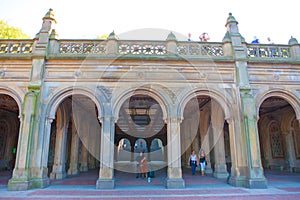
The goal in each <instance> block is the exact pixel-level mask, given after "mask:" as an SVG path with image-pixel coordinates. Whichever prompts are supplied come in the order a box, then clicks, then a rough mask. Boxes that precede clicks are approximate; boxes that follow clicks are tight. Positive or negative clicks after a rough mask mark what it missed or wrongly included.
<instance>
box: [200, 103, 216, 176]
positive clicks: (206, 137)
mask: <svg viewBox="0 0 300 200" xmlns="http://www.w3.org/2000/svg"><path fill="white" fill-rule="evenodd" d="M209 111H210V107H205V108H204V109H202V110H200V121H199V127H200V137H201V147H200V148H201V149H203V150H204V152H205V157H206V160H207V165H206V167H205V173H206V174H212V173H213V170H212V168H211V161H210V151H211V146H210V143H211V142H210V134H211V131H210V126H209V124H210V122H209V118H210V112H209ZM197 153H199V152H197Z"/></svg>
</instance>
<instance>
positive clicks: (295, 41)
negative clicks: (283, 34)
mask: <svg viewBox="0 0 300 200" xmlns="http://www.w3.org/2000/svg"><path fill="white" fill-rule="evenodd" d="M294 44H298V41H297V39H296V38H294V37H293V36H291V39H290V40H289V45H294Z"/></svg>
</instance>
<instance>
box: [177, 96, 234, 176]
mask: <svg viewBox="0 0 300 200" xmlns="http://www.w3.org/2000/svg"><path fill="white" fill-rule="evenodd" d="M183 118H184V120H183V121H182V123H181V152H182V157H181V162H182V166H183V167H188V168H189V167H190V166H189V162H188V160H189V157H190V154H191V152H192V150H195V152H196V154H197V155H198V159H199V151H200V149H203V150H204V152H205V156H206V159H207V165H206V169H205V173H206V174H213V175H214V176H215V177H217V178H226V177H227V176H228V174H229V173H230V168H231V155H230V140H229V139H230V138H229V128H228V123H227V122H226V121H225V119H224V111H223V108H222V107H221V106H220V104H219V103H218V102H217V101H216V100H214V99H213V98H211V97H209V96H207V95H198V96H196V97H194V98H192V99H191V100H190V101H189V102H188V103H187V104H186V107H185V108H184V116H183ZM198 170H200V167H198ZM188 173H191V172H188Z"/></svg>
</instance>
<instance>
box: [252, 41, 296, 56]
mask: <svg viewBox="0 0 300 200" xmlns="http://www.w3.org/2000/svg"><path fill="white" fill-rule="evenodd" d="M289 48H290V46H288V45H274V44H270V45H268V44H248V45H247V55H248V57H249V58H284V59H287V58H290V57H291V54H290V51H289Z"/></svg>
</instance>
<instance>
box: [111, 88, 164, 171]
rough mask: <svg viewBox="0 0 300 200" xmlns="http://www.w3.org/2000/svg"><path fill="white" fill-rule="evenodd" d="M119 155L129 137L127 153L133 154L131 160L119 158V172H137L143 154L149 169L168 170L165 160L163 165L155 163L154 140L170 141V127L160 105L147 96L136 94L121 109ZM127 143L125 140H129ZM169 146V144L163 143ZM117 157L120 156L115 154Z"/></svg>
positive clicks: (117, 129) (118, 123) (116, 149)
mask: <svg viewBox="0 0 300 200" xmlns="http://www.w3.org/2000/svg"><path fill="white" fill-rule="evenodd" d="M115 127H116V128H115V142H114V143H115V152H119V146H120V145H119V141H120V140H121V138H126V140H127V141H128V143H130V144H131V145H130V149H128V148H127V150H128V151H126V152H123V153H127V154H128V153H130V154H131V156H127V157H128V158H129V157H130V159H128V160H127V161H124V160H122V161H120V160H119V159H115V160H116V161H115V169H117V170H118V171H123V172H129V173H136V170H135V157H136V156H137V155H138V154H139V152H144V153H145V156H146V158H147V160H148V165H149V168H151V169H153V170H157V169H161V168H163V167H166V163H167V162H166V160H165V158H161V159H160V160H161V163H160V165H158V164H157V163H154V162H153V163H152V161H151V157H152V156H151V153H152V152H151V142H152V140H153V139H154V138H159V139H160V140H161V141H166V140H167V133H166V124H165V122H164V120H163V112H162V108H161V106H160V105H159V103H158V102H157V101H156V99H154V98H153V97H151V96H149V95H147V94H139V93H138V94H133V95H132V96H130V97H129V98H127V99H126V100H125V101H124V102H123V103H122V105H121V106H120V110H119V115H118V121H117V122H116V124H115ZM126 140H125V141H126ZM163 144H164V145H166V142H164V143H163ZM163 148H164V147H163ZM115 155H116V154H115Z"/></svg>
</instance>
